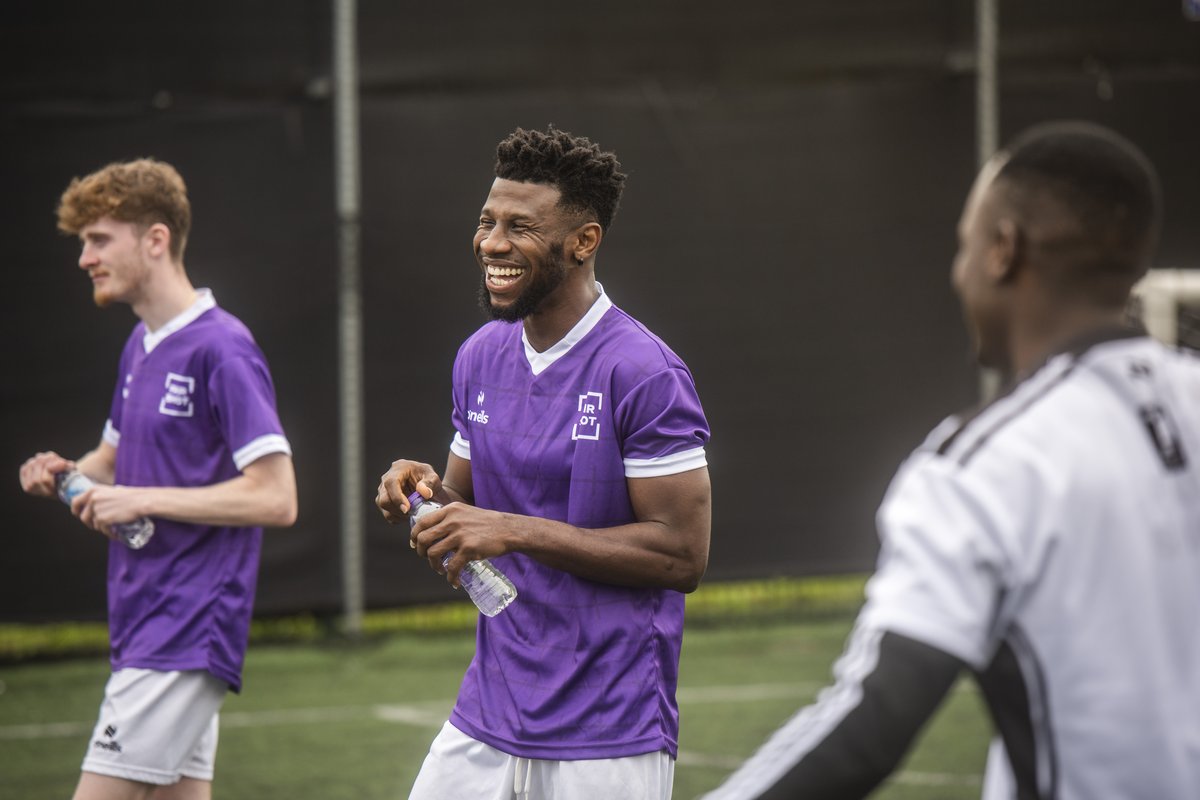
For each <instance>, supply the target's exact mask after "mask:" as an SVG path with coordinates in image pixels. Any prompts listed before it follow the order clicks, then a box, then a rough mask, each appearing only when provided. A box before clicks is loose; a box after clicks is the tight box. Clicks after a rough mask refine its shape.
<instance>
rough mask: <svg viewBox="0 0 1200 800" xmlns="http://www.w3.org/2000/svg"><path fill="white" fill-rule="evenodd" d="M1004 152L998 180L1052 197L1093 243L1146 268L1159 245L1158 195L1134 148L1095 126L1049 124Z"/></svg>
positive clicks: (1151, 173) (1149, 171) (1145, 160)
mask: <svg viewBox="0 0 1200 800" xmlns="http://www.w3.org/2000/svg"><path fill="white" fill-rule="evenodd" d="M1005 152H1006V153H1007V154H1008V158H1007V160H1006V161H1005V162H1004V164H1003V166H1002V167H1001V168H1000V171H999V172H998V173H997V175H996V180H997V181H1006V182H1008V183H1009V185H1010V186H1012V187H1014V188H1016V189H1017V191H1018V192H1022V193H1024V192H1029V193H1031V194H1042V195H1044V196H1046V197H1049V198H1051V199H1052V200H1053V201H1055V202H1056V204H1057V205H1058V207H1059V208H1060V209H1062V210H1063V211H1065V212H1066V213H1067V214H1068V215H1070V216H1071V217H1073V218H1074V219H1075V221H1076V222H1077V223H1078V224H1079V227H1080V229H1081V231H1082V234H1083V235H1084V236H1085V237H1087V238H1088V239H1089V240H1091V242H1092V243H1093V244H1095V245H1102V246H1104V247H1106V248H1108V249H1109V250H1110V251H1116V252H1114V253H1113V255H1114V257H1115V258H1116V259H1119V260H1124V259H1125V258H1126V257H1129V258H1134V259H1135V260H1136V261H1137V262H1139V263H1136V264H1130V263H1127V264H1126V266H1127V267H1130V268H1134V269H1138V268H1141V269H1144V264H1142V263H1141V262H1142V261H1143V260H1144V259H1145V257H1147V256H1148V255H1149V254H1150V253H1151V252H1152V251H1153V249H1154V245H1155V243H1156V242H1157V239H1158V231H1159V227H1160V225H1161V217H1162V189H1161V187H1160V185H1159V179H1158V174H1157V172H1156V171H1155V169H1154V165H1153V164H1151V163H1150V160H1149V159H1148V158H1147V157H1146V155H1145V154H1144V153H1143V152H1142V151H1141V150H1139V149H1138V147H1137V146H1136V145H1134V144H1133V143H1132V142H1130V141H1128V140H1127V139H1125V138H1124V137H1122V136H1120V135H1118V134H1117V133H1115V132H1113V131H1111V130H1109V129H1108V128H1105V127H1102V126H1100V125H1096V124H1094V123H1089V122H1050V123H1044V124H1041V125H1036V126H1034V127H1032V128H1030V129H1028V130H1027V131H1025V132H1024V133H1022V134H1021V135H1020V136H1018V137H1017V138H1016V139H1015V140H1014V141H1013V142H1012V144H1011V145H1010V146H1009V147H1007V148H1005ZM1112 266H1117V264H1116V263H1113V264H1112Z"/></svg>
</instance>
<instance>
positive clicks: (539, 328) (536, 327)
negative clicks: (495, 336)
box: [523, 275, 600, 353]
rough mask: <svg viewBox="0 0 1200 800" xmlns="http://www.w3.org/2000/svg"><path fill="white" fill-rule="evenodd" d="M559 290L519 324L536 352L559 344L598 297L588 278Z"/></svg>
mask: <svg viewBox="0 0 1200 800" xmlns="http://www.w3.org/2000/svg"><path fill="white" fill-rule="evenodd" d="M560 290H561V291H558V292H555V293H554V294H552V295H550V296H549V297H547V298H546V300H545V301H544V302H543V303H542V305H541V307H539V308H538V310H537V311H536V312H534V313H532V314H530V315H529V316H527V317H526V318H525V319H524V321H523V325H524V326H525V338H526V339H528V340H529V344H530V346H531V347H533V349H534V350H536V351H537V352H539V353H541V352H544V351H545V350H547V349H549V348H550V347H553V346H554V345H555V344H557V343H558V342H560V341H562V338H563V337H564V336H566V335H567V333H568V332H570V330H571V329H572V328H574V327H575V326H576V325H577V324H578V323H579V320H581V319H583V315H584V314H586V313H587V312H588V309H590V308H591V307H592V305H593V304H594V303H595V302H596V299H597V298H598V297H600V290H599V289H598V288H597V287H596V280H595V278H594V277H593V276H591V275H588V276H587V280H586V281H580V282H578V283H575V284H566V283H564V284H563V285H562V286H561V287H560Z"/></svg>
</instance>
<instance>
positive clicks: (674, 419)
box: [614, 369, 709, 478]
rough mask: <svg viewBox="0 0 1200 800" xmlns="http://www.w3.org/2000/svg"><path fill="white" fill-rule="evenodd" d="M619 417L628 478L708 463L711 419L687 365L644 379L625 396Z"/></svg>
mask: <svg viewBox="0 0 1200 800" xmlns="http://www.w3.org/2000/svg"><path fill="white" fill-rule="evenodd" d="M614 418H615V422H616V426H617V430H618V431H619V434H620V437H621V456H622V459H623V460H624V464H625V475H626V477H629V478H651V477H656V476H661V475H674V474H676V473H680V472H687V471H688V470H693V469H698V468H700V467H703V466H705V465H706V464H707V458H706V456H705V451H704V446H705V444H706V443H707V442H708V439H709V427H708V420H707V419H706V418H705V416H704V409H703V407H702V406H701V405H700V398H699V396H698V395H697V393H696V386H695V383H693V381H692V376H691V375H690V374H689V373H688V372H687V370H685V369H667V370H663V371H661V372H657V373H655V374H653V375H651V376H650V377H648V378H647V379H645V380H643V381H642V382H641V383H639V384H638V385H637V386H635V387H634V388H633V390H632V391H630V392H629V393H628V394H627V395H625V396H624V397H623V398H622V399H621V401H620V404H619V405H618V407H617V409H616V412H615V414H614Z"/></svg>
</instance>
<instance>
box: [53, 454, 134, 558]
mask: <svg viewBox="0 0 1200 800" xmlns="http://www.w3.org/2000/svg"><path fill="white" fill-rule="evenodd" d="M54 486H55V488H56V489H57V490H58V497H59V499H60V500H62V501H63V502H64V503H66V504H67V505H71V501H72V500H74V499H75V498H76V497H78V496H79V495H81V494H83V493H84V492H86V491H87V490H88V489H90V488H92V487H93V486H95V484H94V483H93V482H92V479H91V478H89V477H88V476H87V475H84V474H83V473H82V472H80V471H79V470H77V469H69V470H66V471H65V472H60V473H58V474H57V475H55V476H54ZM112 530H113V533H115V534H116V535H117V538H118V539H120V540H121V541H122V542H124V543H125V546H126V547H128V548H129V549H130V550H141V549H142V548H143V547H145V546H146V542H148V541H150V537H151V536H153V535H154V520H152V519H150V518H149V517H142V518H140V519H135V520H134V521H133V522H122V523H120V524H118V525H113V526H112Z"/></svg>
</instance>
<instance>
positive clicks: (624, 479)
mask: <svg viewBox="0 0 1200 800" xmlns="http://www.w3.org/2000/svg"><path fill="white" fill-rule="evenodd" d="M619 166H620V165H619V164H618V163H617V160H616V158H615V157H614V156H613V154H611V153H605V152H601V150H600V149H599V147H597V146H596V145H594V144H593V143H591V142H590V141H588V140H587V139H585V138H582V137H575V136H572V135H571V134H569V133H566V132H564V131H560V130H556V129H554V128H553V127H551V128H550V129H549V130H547V131H546V132H544V133H543V132H540V131H526V130H521V129H518V130H517V131H515V132H514V133H513V134H512V135H511V136H509V137H508V138H507V139H505V140H504V141H502V142H501V143H500V145H499V147H498V148H497V161H496V180H495V181H494V182H493V184H492V188H491V191H490V193H489V194H488V197H487V200H486V202H485V203H484V205H483V210H482V212H481V213H480V217H479V227H478V229H477V230H476V232H475V237H474V250H475V258H476V261H477V262H478V266H479V270H480V274H481V286H480V298H481V301H482V304H483V306H484V309H485V310H486V311H487V312H488V314H489V315H490V316H492V317H493V321H492V322H490V323H489V324H487V325H485V326H484V327H483V328H481V329H480V330H479V331H477V332H476V333H475V334H474V335H473V336H472V337H471V338H469V339H468V340H467V341H466V343H464V344H463V346H462V348H461V349H460V350H459V353H458V357H457V359H456V361H455V364H454V373H453V384H454V387H453V398H454V410H453V423H454V428H455V434H454V438H453V441H452V443H451V445H450V454H449V457H448V462H447V465H446V469H445V473H444V476H439V475H438V474H437V472H436V471H435V470H434V469H433V468H432V467H431V466H429V465H428V464H425V463H422V462H417V461H410V460H398V461H396V462H394V463H393V464H392V467H391V469H389V470H388V472H387V473H386V474H385V475H384V476H383V478H382V481H381V482H380V486H379V495H378V498H377V503H378V505H379V507H380V509H381V511H382V512H383V515H384V517H385V518H386V519H387V520H388V521H389V522H396V523H400V522H403V521H404V519H405V513H406V512H407V511H408V500H407V496H408V495H409V494H410V493H412V492H413V491H414V490H416V491H419V492H421V494H422V495H424V496H426V497H430V496H432V497H436V498H437V499H438V500H440V501H441V502H443V503H445V504H446V505H445V507H444V508H442V509H440V510H438V511H435V512H433V513H430V514H427V515H425V516H423V517H422V518H421V520H420V521H419V522H418V523H417V524H416V526H415V527H414V528H413V530H412V537H413V539H412V542H413V545H414V547H416V549H417V552H418V553H419V554H420V555H421V556H424V557H426V558H428V559H429V563H430V566H431V567H433V569H435V570H437V571H438V572H445V573H446V576H447V579H448V580H449V581H450V582H451V583H457V581H458V576H459V574H460V573H461V571H462V569H463V567H464V566H465V564H466V563H467V562H468V561H469V560H472V559H482V558H489V559H492V560H493V561H494V563H495V564H496V565H497V566H498V567H499V568H500V569H501V570H502V571H503V572H504V573H505V574H507V575H508V577H509V578H511V579H512V581H513V583H514V584H515V585H516V587H517V591H518V596H517V599H516V600H515V601H514V602H513V603H512V605H510V606H509V607H508V608H507V609H506V610H505V611H504V612H503V613H501V614H500V615H498V616H496V617H494V618H487V617H480V619H479V627H478V634H477V645H476V653H475V658H474V659H473V661H472V662H471V665H470V667H469V668H468V670H467V674H466V676H465V677H464V678H463V684H462V689H461V691H460V693H459V697H458V702H457V703H456V705H455V707H454V711H453V713H452V714H451V716H450V720H449V721H448V722H447V723H446V725H445V726H444V728H443V729H442V732H441V733H440V734H439V735H438V737H437V738H436V739H435V740H434V742H433V745H432V747H431V748H430V752H429V755H428V757H427V758H426V760H425V764H424V766H423V767H422V770H421V773H420V775H419V777H418V778H417V781H416V785H415V786H414V787H413V791H412V795H411V796H412V797H413V798H418V799H419V800H430V799H433V798H461V797H470V798H480V799H481V800H488V799H489V798H492V799H494V800H506V799H508V798H514V799H515V798H521V799H522V800H523V799H524V798H552V797H558V798H563V797H620V798H623V799H625V800H666V798H669V797H670V796H671V786H672V781H673V776H674V759H675V756H676V754H677V746H678V720H679V715H678V708H677V706H676V702H675V686H676V678H677V673H678V666H679V650H680V645H681V643H682V635H683V605H684V604H683V593H685V592H690V591H692V590H694V589H695V588H696V586H697V584H698V583H699V581H700V578H701V576H702V575H703V574H704V570H705V567H706V565H707V562H708V545H709V528H710V515H711V493H710V486H709V478H708V469H707V466H706V463H707V462H706V458H705V450H704V447H705V443H706V442H707V441H708V437H709V430H708V423H707V422H706V420H705V417H704V412H703V410H702V409H701V406H700V401H699V398H698V397H697V395H696V389H695V385H694V383H693V380H692V376H691V373H690V372H689V371H688V369H687V367H686V366H685V365H684V363H683V362H682V361H681V360H680V359H679V357H678V356H676V355H675V353H673V352H672V351H671V350H670V348H668V347H667V345H666V344H664V343H663V341H662V340H661V339H659V338H658V337H657V336H655V335H654V334H652V333H651V332H650V331H648V330H647V329H646V328H645V327H644V326H643V325H641V324H640V323H639V322H637V321H636V320H634V319H633V318H631V317H630V316H629V315H628V314H626V313H625V312H623V311H621V310H620V309H619V308H617V307H616V306H615V305H614V304H613V302H612V300H610V299H609V297H608V295H607V294H605V292H604V290H603V288H602V287H601V286H600V284H599V283H597V282H596V279H595V264H596V256H597V252H598V250H599V248H600V244H601V241H602V240H603V238H604V236H605V234H606V233H607V232H608V230H609V227H610V226H611V224H612V220H613V216H614V215H615V214H616V210H617V205H618V203H619V201H620V197H621V192H622V189H623V187H624V184H625V175H624V174H622V173H621V172H620V171H619ZM450 551H454V553H455V555H454V557H453V558H452V559H451V560H450V561H449V567H448V569H443V567H442V564H441V560H442V556H444V555H445V554H446V553H448V552H450Z"/></svg>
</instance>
